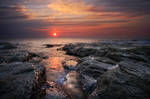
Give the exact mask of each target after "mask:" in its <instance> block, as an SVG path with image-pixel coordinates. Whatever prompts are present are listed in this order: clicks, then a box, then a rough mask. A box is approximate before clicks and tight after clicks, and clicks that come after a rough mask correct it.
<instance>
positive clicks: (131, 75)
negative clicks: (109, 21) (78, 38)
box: [63, 41, 150, 99]
mask: <svg viewBox="0 0 150 99" xmlns="http://www.w3.org/2000/svg"><path fill="white" fill-rule="evenodd" d="M149 45H150V44H147V45H144V44H140V43H137V42H133V41H130V42H124V41H112V42H100V43H89V44H87V43H77V44H67V45H65V46H64V47H63V50H65V51H66V54H69V55H73V56H76V57H78V58H79V62H78V64H77V71H78V73H79V75H80V79H79V81H80V83H81V84H82V87H83V90H84V91H85V92H86V98H87V99H150V46H149Z"/></svg>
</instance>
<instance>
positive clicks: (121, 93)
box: [89, 62, 150, 99]
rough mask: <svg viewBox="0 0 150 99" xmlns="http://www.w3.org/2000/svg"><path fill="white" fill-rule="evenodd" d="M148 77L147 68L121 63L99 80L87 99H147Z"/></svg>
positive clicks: (149, 70) (148, 70) (149, 73)
mask: <svg viewBox="0 0 150 99" xmlns="http://www.w3.org/2000/svg"><path fill="white" fill-rule="evenodd" d="M148 75H149V76H148ZM147 77H148V78H147ZM149 77H150V68H149V67H146V66H143V64H140V63H138V64H135V63H132V62H121V63H120V67H118V68H116V69H114V70H112V71H108V72H106V73H105V74H104V75H102V76H101V77H100V78H99V80H98V82H97V88H96V90H95V91H94V92H93V93H92V94H91V95H90V96H89V99H149V93H150V89H149V88H150V81H149Z"/></svg>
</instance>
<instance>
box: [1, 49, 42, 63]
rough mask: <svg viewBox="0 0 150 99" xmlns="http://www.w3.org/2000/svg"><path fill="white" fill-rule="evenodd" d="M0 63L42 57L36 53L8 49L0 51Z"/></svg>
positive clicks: (36, 59)
mask: <svg viewBox="0 0 150 99" xmlns="http://www.w3.org/2000/svg"><path fill="white" fill-rule="evenodd" d="M0 55H1V57H0V63H11V62H27V61H31V60H32V61H34V62H35V61H37V62H39V61H40V60H42V59H43V57H41V56H39V55H37V54H36V53H31V52H28V51H15V52H13V51H10V52H8V53H3V52H2V53H0Z"/></svg>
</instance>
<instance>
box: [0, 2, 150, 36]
mask: <svg viewBox="0 0 150 99" xmlns="http://www.w3.org/2000/svg"><path fill="white" fill-rule="evenodd" d="M53 33H57V36H58V37H142V38H148V37H149V38H150V0H0V38H14V37H16V38H18V37H21V38H22V37H50V36H51V35H52V34H53Z"/></svg>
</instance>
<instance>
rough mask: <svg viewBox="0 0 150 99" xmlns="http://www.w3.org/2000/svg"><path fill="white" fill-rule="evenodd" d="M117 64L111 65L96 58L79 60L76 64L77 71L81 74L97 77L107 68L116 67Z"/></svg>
mask: <svg viewBox="0 0 150 99" xmlns="http://www.w3.org/2000/svg"><path fill="white" fill-rule="evenodd" d="M117 66H118V65H112V64H108V63H104V62H99V61H96V60H94V59H93V60H91V59H89V60H88V59H87V60H85V61H83V62H80V63H79V64H78V65H77V69H78V72H79V73H81V74H85V75H88V76H90V77H93V78H95V79H97V78H98V77H99V76H100V75H102V74H104V73H105V72H106V71H107V70H111V69H114V68H116V67H117Z"/></svg>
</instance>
